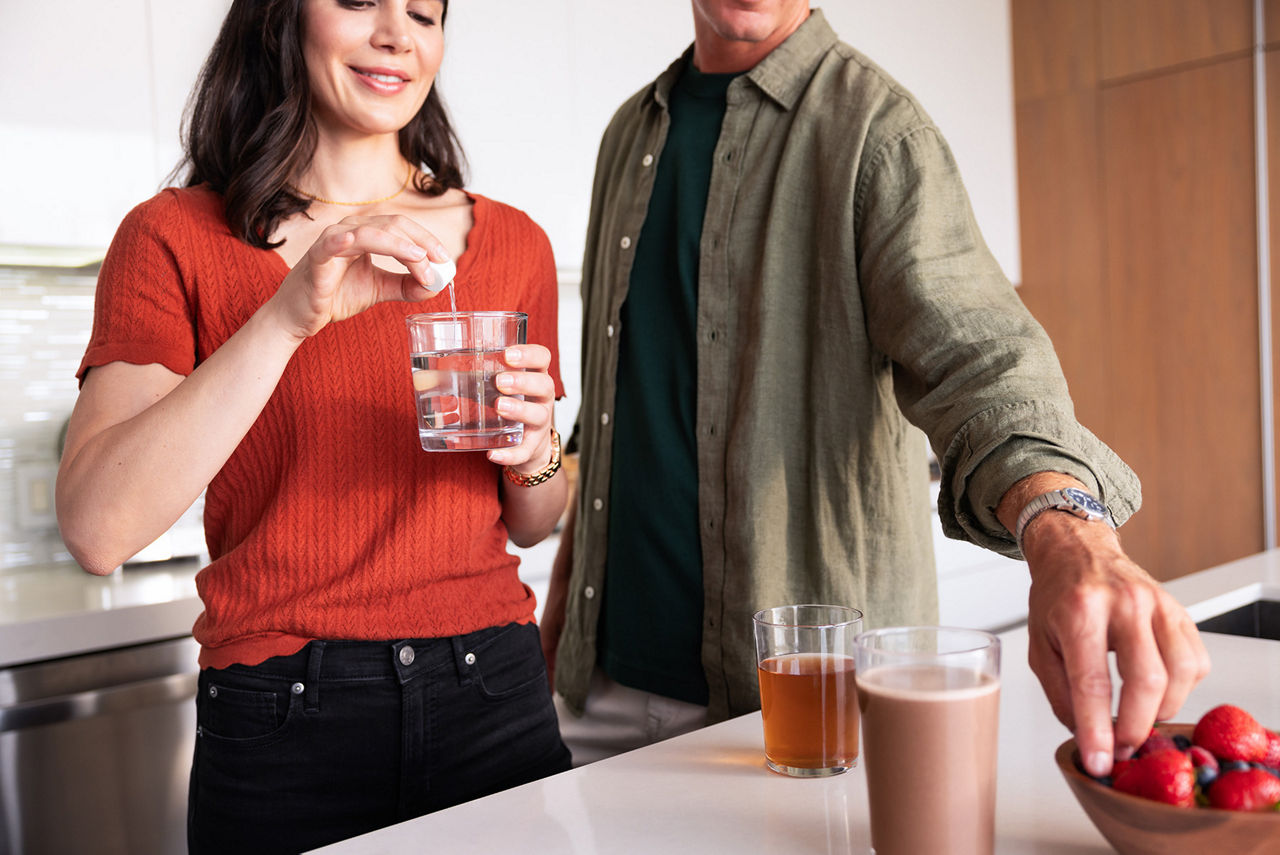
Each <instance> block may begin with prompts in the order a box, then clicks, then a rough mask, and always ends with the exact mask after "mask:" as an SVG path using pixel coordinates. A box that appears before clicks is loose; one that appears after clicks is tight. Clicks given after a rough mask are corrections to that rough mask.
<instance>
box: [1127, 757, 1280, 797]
mask: <svg viewBox="0 0 1280 855" xmlns="http://www.w3.org/2000/svg"><path fill="white" fill-rule="evenodd" d="M1111 780H1112V786H1113V787H1114V788H1115V789H1117V790H1119V791H1120V792H1122V793H1129V794H1130V795H1134V796H1141V797H1142V798H1144V799H1152V800H1153V801H1157V802H1164V803H1165V804H1171V805H1176V806H1178V807H1188V808H1189V807H1194V806H1195V803H1196V802H1195V786H1196V773H1195V770H1194V769H1193V768H1192V766H1191V760H1190V759H1189V758H1188V757H1187V755H1186V754H1183V753H1182V752H1181V751H1179V750H1178V749H1177V748H1163V749H1160V750H1157V751H1153V752H1151V753H1150V754H1145V755H1143V756H1141V757H1135V758H1134V759H1132V760H1129V761H1128V762H1124V763H1117V764H1116V768H1115V769H1113V770H1112V773H1111ZM1276 783H1278V784H1280V781H1276Z"/></svg>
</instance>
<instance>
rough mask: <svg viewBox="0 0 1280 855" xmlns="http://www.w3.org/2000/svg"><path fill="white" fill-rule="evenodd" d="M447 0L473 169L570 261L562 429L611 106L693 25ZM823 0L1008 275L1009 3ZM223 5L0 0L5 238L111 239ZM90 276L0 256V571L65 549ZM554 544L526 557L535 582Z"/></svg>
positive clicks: (1011, 207)
mask: <svg viewBox="0 0 1280 855" xmlns="http://www.w3.org/2000/svg"><path fill="white" fill-rule="evenodd" d="M450 5H451V8H450V15H449V23H448V27H447V32H446V45H447V55H446V59H445V65H444V68H443V69H442V71H441V75H440V85H441V87H442V91H443V92H444V94H445V97H446V99H447V101H448V103H449V105H450V107H451V110H452V112H453V115H454V118H455V122H456V125H457V129H458V132H459V135H460V137H461V139H462V142H463V144H464V146H465V148H466V152H467V155H468V157H469V159H470V163H471V170H470V176H471V181H470V184H471V186H472V187H474V188H475V189H476V190H477V191H478V192H481V193H486V194H489V195H492V196H494V197H496V198H499V199H502V200H503V201H507V202H510V203H512V204H514V205H517V206H518V207H521V208H523V209H525V210H526V211H528V212H529V213H530V214H531V215H533V217H534V218H535V219H536V220H537V221H538V222H539V223H541V224H542V226H543V228H545V229H546V231H547V233H548V235H549V236H550V238H551V241H552V245H553V247H554V249H555V252H556V257H557V259H558V263H559V265H560V266H561V268H562V271H563V280H562V293H561V305H560V310H561V336H560V339H561V340H560V345H561V350H562V361H563V364H564V375H565V382H566V388H567V390H568V393H569V394H568V397H567V398H566V399H565V400H564V401H562V402H561V403H560V404H559V405H558V408H557V421H558V423H559V424H560V425H561V426H562V427H567V426H568V425H571V424H572V422H573V418H574V416H575V414H576V410H577V406H578V392H579V385H578V357H577V342H578V335H579V330H580V321H579V318H578V315H577V312H578V303H577V298H576V281H577V268H578V267H579V265H580V263H581V258H582V242H583V233H584V231H585V226H586V218H587V206H588V203H589V196H590V187H591V176H592V170H593V166H594V161H595V154H596V148H597V146H598V143H599V138H600V134H601V132H602V131H603V129H604V127H605V125H606V124H607V122H608V120H609V117H610V116H611V115H612V113H613V111H614V109H615V108H616V107H617V105H618V104H619V103H620V102H621V101H622V100H623V99H624V98H626V97H627V96H629V95H630V94H631V93H632V92H634V91H635V90H637V89H638V88H639V87H641V86H642V85H644V84H645V83H646V82H648V81H649V80H650V79H652V78H653V77H654V76H656V74H657V73H658V72H660V71H661V70H662V69H663V68H665V67H666V66H667V64H668V63H669V62H670V61H671V60H672V59H674V58H675V57H676V56H677V55H678V54H679V53H680V52H681V51H682V50H683V49H684V48H685V47H686V46H687V45H688V43H689V42H690V40H691V37H692V36H691V34H692V23H691V13H690V4H689V0H646V2H644V3H623V2H617V0H604V2H602V0H545V2H539V3H532V2H529V0H452V3H451V4H450ZM814 5H816V6H820V7H821V8H823V10H824V12H825V13H826V15H827V17H828V19H829V21H830V22H831V24H832V26H833V27H834V28H835V29H836V31H837V32H838V33H840V35H841V36H842V38H843V39H844V40H845V41H847V42H849V43H850V44H852V45H854V46H855V47H857V48H859V49H860V50H862V51H863V52H864V53H866V54H868V55H869V56H870V57H871V58H872V59H873V60H875V61H877V62H878V63H880V64H881V65H883V66H884V67H885V68H886V69H887V70H888V71H889V72H890V73H891V74H892V75H893V76H895V77H897V78H898V80H899V81H900V82H902V83H903V84H904V85H905V86H906V87H907V88H909V89H910V90H912V91H913V92H914V93H915V94H916V95H917V96H918V97H919V98H920V100H921V101H922V103H923V104H924V105H925V107H926V109H927V110H928V111H929V112H930V114H931V115H932V116H933V117H934V119H935V120H936V121H937V122H938V124H939V126H940V127H941V128H942V130H943V132H944V134H946V136H947V138H948V140H949V141H950V143H951V146H952V148H953V149H954V151H955V154H956V158H957V161H958V162H959V164H960V168H961V171H962V173H963V174H964V176H965V178H966V183H967V186H968V188H969V192H970V196H971V197H972V200H973V205H974V210H975V213H976V215H977V218H978V222H979V223H980V224H981V226H982V228H983V231H984V233H985V234H986V237H987V240H988V243H989V244H990V245H991V247H992V250H993V251H994V253H995V255H996V257H997V259H998V260H999V261H1000V263H1001V264H1002V266H1003V267H1004V269H1005V271H1006V272H1007V273H1008V274H1009V276H1010V277H1011V278H1012V279H1014V280H1015V281H1017V279H1018V278H1019V275H1020V273H1019V264H1020V262H1019V255H1018V229H1017V208H1016V181H1015V174H1014V153H1013V139H1014V137H1013V92H1012V82H1011V59H1010V44H1009V12H1008V3H1007V0H966V2H964V3H949V2H943V0H895V2H893V3H885V2H883V0H829V2H826V3H818V2H815V4H814ZM228 6H229V0H200V1H199V2H195V3H192V2H188V0H114V2H111V3H104V2H101V0H40V2H27V3H20V2H15V0H0V252H2V251H3V248H4V245H10V244H34V245H44V246H77V247H91V248H97V249H98V250H101V249H103V248H105V246H106V244H107V243H108V242H109V241H110V238H111V235H112V233H113V232H114V230H115V228H116V225H117V224H118V223H119V221H120V219H121V218H122V217H123V216H124V214H125V213H126V212H127V211H128V209H129V208H130V207H132V206H133V205H134V204H136V203H137V202H139V201H141V200H143V199H145V198H147V197H148V196H150V195H151V194H153V193H154V192H155V191H156V190H157V189H159V187H160V186H161V185H162V182H163V180H164V178H165V176H167V175H168V174H169V172H170V170H171V169H172V168H173V166H174V164H175V163H176V161H177V159H178V156H179V153H180V150H179V145H178V126H179V119H180V116H181V114H182V110H183V107H184V105H185V101H186V96H187V93H188V91H189V89H190V87H191V84H192V83H193V81H194V79H195V75H196V73H197V71H198V69H199V67H200V64H201V62H202V61H203V59H204V56H205V54H206V53H207V51H208V48H209V46H210V45H211V43H212V40H213V37H214V35H215V34H216V32H217V27H218V24H219V22H220V21H221V18H222V16H223V14H224V13H225V10H226V8H228ZM92 283H93V280H92V276H91V275H89V276H87V277H86V276H77V275H63V274H56V273H50V272H48V271H44V272H41V271H30V270H11V271H7V272H6V271H0V395H3V404H0V544H2V546H3V548H2V549H0V573H3V572H4V571H5V570H7V569H9V568H13V567H21V566H26V565H30V564H38V563H43V562H46V561H49V560H57V559H61V558H65V551H64V550H62V548H61V543H60V541H59V540H58V538H57V532H56V528H55V527H53V525H52V523H51V521H50V519H49V517H48V516H47V515H44V516H41V515H40V514H35V515H33V514H32V513H31V512H30V507H29V506H30V505H31V503H32V501H36V502H37V503H38V501H39V499H40V498H41V495H42V494H41V490H42V489H43V485H42V483H40V480H41V478H42V477H43V475H44V474H45V473H47V472H48V471H49V468H50V467H51V466H55V465H56V451H55V449H56V433H57V428H58V426H59V425H60V424H61V422H62V420H63V419H64V418H65V417H66V415H68V414H69V413H70V410H71V406H72V404H73V403H74V399H75V382H74V378H73V377H72V376H71V373H72V372H73V371H74V368H75V365H76V363H77V362H78V360H79V356H80V353H81V352H82V351H83V347H84V343H85V342H87V340H88V324H89V321H90V318H91V295H92ZM33 479H34V480H33ZM33 483H34V484H35V487H34V493H33V492H32V489H33V488H32V484H33ZM19 499H21V501H19ZM548 554H549V551H548V549H547V548H546V547H544V548H542V549H541V550H539V551H537V552H536V553H535V554H533V555H531V556H530V562H529V563H530V566H529V568H528V569H529V572H530V575H531V576H532V577H534V578H535V580H536V578H538V577H540V576H541V575H542V574H543V573H544V572H545V565H546V563H547V556H548ZM941 554H942V553H941V552H940V555H941ZM984 555H985V554H984ZM952 556H953V554H952V553H951V552H948V553H947V554H946V555H944V556H943V558H944V560H946V561H950V562H951V563H952V564H953V565H954V566H956V567H959V568H964V569H966V570H971V569H973V568H974V567H977V566H978V565H977V564H975V561H976V560H977V557H976V556H974V555H972V554H970V553H965V554H963V555H956V556H955V557H954V558H953V557H952Z"/></svg>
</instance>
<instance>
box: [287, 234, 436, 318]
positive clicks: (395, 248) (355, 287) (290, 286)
mask: <svg viewBox="0 0 1280 855" xmlns="http://www.w3.org/2000/svg"><path fill="white" fill-rule="evenodd" d="M375 255H381V256H387V257H389V258H393V259H395V260H396V261H398V262H400V264H402V265H404V267H405V268H406V269H407V270H408V272H407V273H395V272H392V271H390V270H386V269H384V268H382V267H379V266H378V265H376V264H374V263H373V256H375ZM448 259H449V255H448V253H446V252H445V249H444V246H443V244H441V243H440V241H439V239H437V238H436V236H435V235H433V234H432V233H431V232H429V231H427V230H426V229H424V228H423V227H422V226H421V225H419V224H418V223H416V222H414V221H413V220H412V219H410V218H409V217H405V216H402V215H399V214H394V215H381V216H373V217H346V218H344V219H342V220H340V221H339V222H337V223H334V224H333V225H331V226H327V227H326V228H325V229H324V231H323V232H321V233H320V237H319V238H317V239H316V241H315V243H313V244H312V245H311V248H310V249H308V250H307V252H306V254H305V255H303V256H302V259H301V260H299V261H298V263H297V264H295V265H294V267H293V270H291V271H290V272H289V275H288V276H286V277H285V278H284V281H283V282H281V283H280V288H279V290H277V292H276V294H275V296H274V297H273V298H272V300H271V303H273V304H275V307H276V310H277V311H278V312H279V313H280V315H279V318H280V323H281V324H282V325H283V326H284V327H285V329H286V330H287V331H289V332H290V333H291V334H292V335H294V336H296V337H297V338H298V339H299V340H302V339H304V338H307V337H308V336H312V335H315V334H316V333H318V332H319V331H320V330H322V329H324V327H325V326H327V325H328V324H329V323H330V322H332V321H341V320H343V319H345V318H349V317H352V316H353V315H357V314H359V313H360V312H363V311H364V310H365V309H368V308H369V307H371V306H373V305H375V304H377V303H381V302H384V301H387V300H406V301H409V302H413V301H417V300H424V299H426V298H427V297H429V296H430V295H431V292H430V291H428V290H427V288H426V283H429V282H431V278H432V276H433V274H432V271H431V268H430V266H429V265H428V261H429V260H430V261H437V262H440V261H447V260H448Z"/></svg>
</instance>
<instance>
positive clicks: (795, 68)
mask: <svg viewBox="0 0 1280 855" xmlns="http://www.w3.org/2000/svg"><path fill="white" fill-rule="evenodd" d="M836 41H837V36H836V33H835V30H833V29H831V25H830V24H828V23H827V18H826V15H824V14H823V13H822V10H821V9H813V10H811V11H810V12H809V17H808V18H806V19H805V21H804V23H803V24H801V25H800V26H799V27H798V28H797V29H796V31H795V32H794V33H792V34H791V35H789V36H787V39H786V41H784V42H783V43H782V44H780V45H778V46H777V47H776V48H774V49H773V51H772V52H771V53H770V54H769V55H768V56H766V57H765V58H764V59H762V60H760V62H759V63H757V64H756V66H755V68H753V69H751V70H750V71H748V72H746V73H745V74H743V75H742V76H743V78H745V79H746V80H749V81H751V82H752V83H754V84H755V85H756V87H758V88H759V89H760V91H761V92H763V93H764V94H765V95H768V96H769V97H770V98H772V99H773V100H774V101H776V102H777V103H778V105H779V106H780V107H782V108H783V109H784V110H790V109H791V108H792V107H793V106H795V103H796V101H797V100H798V99H799V98H800V94H801V93H802V92H803V91H804V88H805V86H806V85H808V83H809V78H811V77H812V76H813V72H814V69H815V68H817V66H818V63H819V62H821V61H822V58H823V57H824V56H825V55H826V53H827V51H829V50H830V49H831V46H832V45H834V44H835V43H836ZM692 61H693V45H689V47H688V48H687V49H686V50H685V52H684V53H683V54H681V55H680V58H679V59H677V60H676V61H675V62H673V63H671V65H669V66H667V69H666V71H664V72H662V74H660V75H658V78H657V80H655V81H654V82H653V87H652V90H651V97H652V98H653V100H654V101H656V102H657V103H658V104H659V105H661V107H662V108H663V109H666V108H667V106H668V99H669V98H670V95H671V89H672V87H674V86H675V84H676V81H677V80H679V79H680V72H681V71H683V69H684V66H685V63H687V62H692ZM739 86H740V84H738V82H737V81H734V88H735V89H736V88H739ZM730 91H731V92H732V90H730ZM731 97H732V96H731Z"/></svg>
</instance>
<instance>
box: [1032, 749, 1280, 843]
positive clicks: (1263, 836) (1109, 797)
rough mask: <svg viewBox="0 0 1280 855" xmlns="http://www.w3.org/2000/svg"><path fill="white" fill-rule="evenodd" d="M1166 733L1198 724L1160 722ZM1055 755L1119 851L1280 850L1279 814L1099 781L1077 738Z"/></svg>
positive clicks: (1087, 810) (1079, 798)
mask: <svg viewBox="0 0 1280 855" xmlns="http://www.w3.org/2000/svg"><path fill="white" fill-rule="evenodd" d="M1159 730H1160V731H1161V732H1162V733H1165V734H1168V735H1169V736H1174V735H1175V734H1179V733H1180V734H1182V735H1184V736H1186V737H1187V738H1190V737H1191V732H1192V731H1193V730H1195V725H1194V724H1161V725H1160V726H1159ZM1054 760H1056V761H1057V763H1058V768H1059V769H1061V770H1062V776H1063V777H1064V778H1066V779H1067V785H1068V786H1070V787H1071V792H1072V793H1074V794H1075V797H1076V800H1077V801H1079V802H1080V806H1081V807H1082V808H1084V812H1085V813H1086V814H1088V815H1089V819H1090V820H1092V821H1093V824H1094V825H1095V826H1097V828H1098V831H1100V832H1102V836H1103V837H1105V838H1107V842H1108V843H1110V844H1111V845H1112V846H1113V847H1114V848H1115V850H1116V851H1117V852H1119V853H1120V855H1166V854H1167V855H1174V853H1177V855H1183V854H1184V853H1186V855H1193V853H1204V855H1280V813H1270V812H1268V813H1245V812H1242V811H1231V810H1218V809H1216V808H1207V807H1193V808H1179V807H1174V806H1173V805H1167V804H1164V803H1163V802H1154V801H1151V800H1150V799H1144V798H1140V797H1138V796H1131V795H1129V794H1128V793H1121V792H1118V791H1116V790H1113V789H1111V788H1110V787H1108V786H1106V785H1104V784H1099V783H1098V782H1097V781H1095V780H1093V778H1090V777H1089V776H1088V775H1086V774H1085V773H1084V772H1082V771H1081V770H1080V767H1079V765H1078V762H1079V753H1078V752H1077V751H1076V743H1075V740H1074V739H1068V740H1067V741H1066V742H1064V743H1062V744H1061V745H1059V746H1058V750H1057V752H1055V753H1054Z"/></svg>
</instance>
